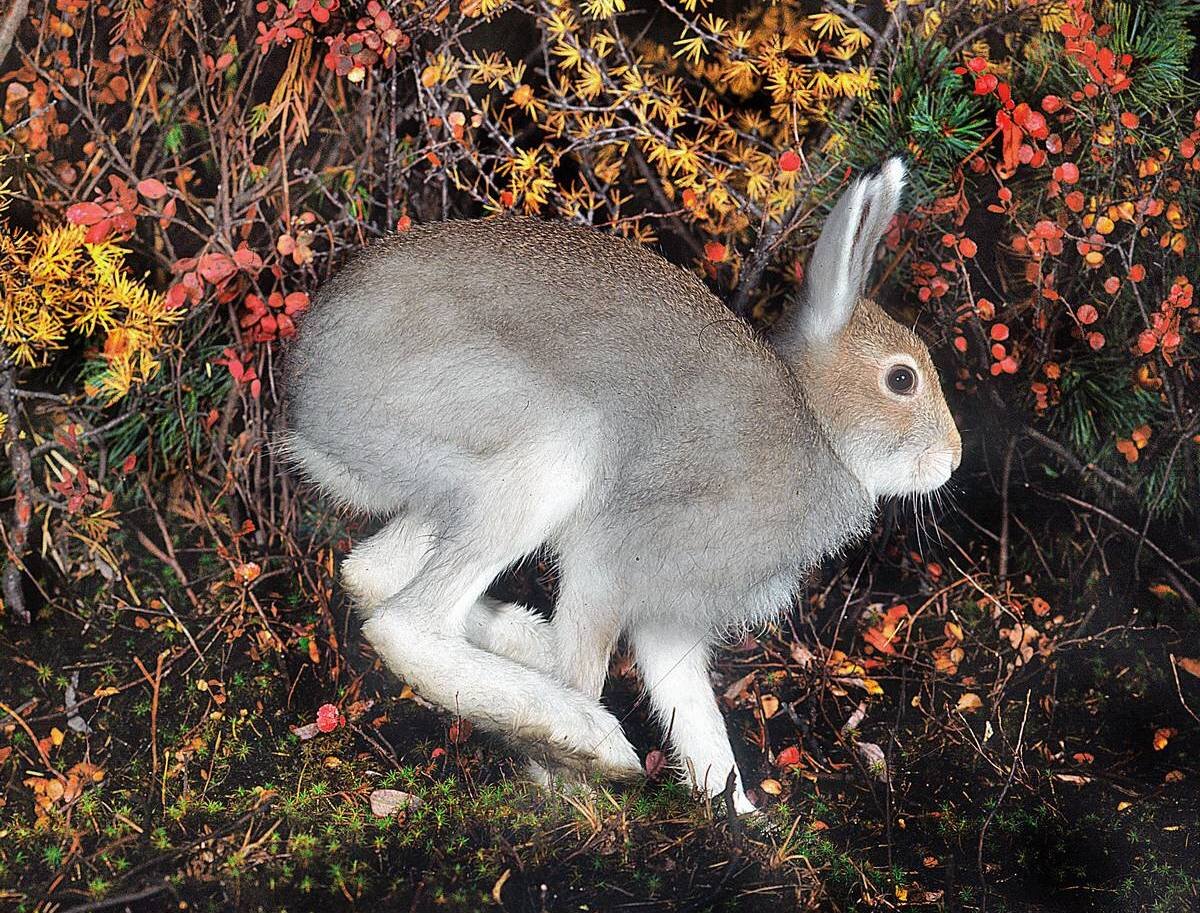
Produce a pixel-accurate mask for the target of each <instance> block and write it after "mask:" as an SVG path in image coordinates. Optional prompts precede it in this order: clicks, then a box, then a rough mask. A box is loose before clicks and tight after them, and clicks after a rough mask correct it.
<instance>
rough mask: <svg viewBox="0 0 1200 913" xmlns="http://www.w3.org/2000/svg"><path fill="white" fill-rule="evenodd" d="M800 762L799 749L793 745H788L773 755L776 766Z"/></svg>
mask: <svg viewBox="0 0 1200 913" xmlns="http://www.w3.org/2000/svg"><path fill="white" fill-rule="evenodd" d="M799 763H800V749H799V748H797V747H796V746H795V745H789V746H788V747H787V748H785V749H784V750H783V751H781V752H779V754H777V755H775V766H776V767H795V766H796V765H797V764H799Z"/></svg>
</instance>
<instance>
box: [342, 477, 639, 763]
mask: <svg viewBox="0 0 1200 913" xmlns="http://www.w3.org/2000/svg"><path fill="white" fill-rule="evenodd" d="M508 484H509V485H513V484H514V482H513V479H512V478H511V477H510V478H509V479H508ZM505 494H506V495H507V498H501V497H483V496H482V493H480V497H479V499H478V502H477V503H487V504H491V505H495V504H502V503H505V501H506V500H507V502H508V503H512V502H513V501H518V503H520V504H522V505H529V506H528V507H527V508H526V509H524V510H522V511H520V513H519V514H516V515H513V516H504V515H497V516H493V517H491V518H489V517H486V516H484V515H483V513H482V511H481V510H480V509H479V508H476V507H472V508H464V509H460V510H458V511H456V518H457V519H456V521H455V522H454V523H453V525H452V526H447V528H446V529H444V530H438V531H437V534H436V535H434V536H428V537H426V539H425V542H426V543H427V548H426V551H425V553H424V560H423V561H422V562H421V564H420V567H419V568H418V569H417V570H416V572H415V574H414V576H413V577H412V579H411V580H409V581H408V582H407V583H406V584H405V585H404V586H403V587H402V588H401V589H400V590H399V591H397V592H395V593H393V594H390V595H389V596H387V598H385V599H384V600H383V601H382V602H381V603H380V604H379V605H378V607H377V608H376V609H375V611H374V612H373V613H372V615H371V617H370V618H368V619H367V621H366V622H364V624H363V634H364V635H365V636H366V638H367V640H369V641H370V642H371V644H372V645H373V646H374V647H375V649H376V650H377V651H378V653H379V654H380V656H381V657H383V659H384V660H385V662H386V663H387V664H388V666H390V667H391V668H392V670H393V671H394V672H396V674H397V675H399V676H400V677H402V678H403V679H405V680H406V681H407V682H409V683H410V684H412V685H413V686H414V687H415V688H416V689H417V690H418V691H419V692H421V693H422V694H423V695H424V697H426V698H427V699H428V700H431V701H433V702H434V703H436V704H439V705H440V706H442V707H444V708H446V709H447V710H450V711H452V712H457V713H459V714H461V715H462V716H463V717H465V718H467V719H469V720H472V721H473V722H475V723H477V724H479V725H480V726H482V727H484V728H486V729H491V730H493V731H496V732H499V733H501V734H507V735H510V736H513V737H515V738H517V739H519V740H520V741H522V742H525V743H531V744H532V745H533V746H535V747H536V749H538V750H541V751H545V752H547V753H549V754H550V756H552V757H553V758H554V759H555V760H557V761H559V762H561V763H564V764H567V765H569V766H572V767H575V768H583V769H596V770H598V771H600V772H603V773H605V774H608V775H610V776H613V775H616V776H631V775H634V774H636V773H640V772H641V765H640V763H639V761H638V757H637V753H636V752H635V751H634V750H633V746H631V745H630V744H629V742H628V740H627V739H626V738H625V735H624V733H623V732H622V731H621V726H620V723H619V722H618V721H617V720H616V718H615V717H613V715H612V714H611V713H609V712H608V711H607V710H605V709H604V708H603V707H602V706H601V705H600V704H599V702H598V701H596V700H594V699H591V698H588V697H585V696H584V695H583V694H580V693H579V692H577V691H575V690H573V689H571V688H568V687H567V686H566V685H564V684H563V683H562V682H560V681H558V680H556V679H554V678H553V677H551V676H550V675H547V674H545V673H544V672H539V671H537V670H536V669H533V668H530V667H529V666H526V665H522V664H521V663H519V662H516V661H514V660H513V659H510V658H509V657H507V656H501V655H498V654H496V653H492V652H489V651H487V650H484V649H481V648H480V647H479V646H477V645H475V644H473V643H471V642H470V641H469V640H468V637H467V630H468V622H469V619H470V618H471V615H472V613H473V612H475V611H477V609H476V606H477V603H478V601H479V600H480V597H481V596H482V595H483V592H484V590H485V589H486V587H487V586H488V584H489V583H491V581H492V580H493V579H494V578H495V576H496V575H497V574H498V573H499V572H500V571H502V570H503V569H504V568H505V567H507V566H508V565H509V564H510V563H512V562H513V561H515V560H517V559H518V558H520V557H522V556H523V555H524V554H525V553H527V552H529V551H532V550H533V549H534V548H535V547H536V546H537V545H538V544H540V542H541V541H542V540H543V539H544V538H545V537H546V536H547V535H548V533H549V532H550V530H551V528H552V525H553V524H555V523H558V522H561V517H560V516H557V515H555V513H557V512H554V513H552V512H550V511H548V510H546V509H545V508H544V505H546V504H547V503H548V502H547V501H546V499H545V498H542V497H539V495H540V494H541V493H540V492H539V491H537V490H530V491H527V492H520V491H512V490H510V491H508V492H506V493H505ZM518 499H519V500H518ZM397 541H402V543H403V544H404V545H405V547H407V546H408V545H411V541H410V540H409V539H401V540H397ZM400 563H402V562H397V566H398V565H399V564H400ZM528 620H529V619H524V621H520V622H519V623H520V624H524V623H525V622H526V621H528ZM536 630H540V628H537V629H536Z"/></svg>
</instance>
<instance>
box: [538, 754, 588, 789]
mask: <svg viewBox="0 0 1200 913" xmlns="http://www.w3.org/2000/svg"><path fill="white" fill-rule="evenodd" d="M525 776H526V777H527V778H528V779H529V781H530V782H532V783H534V784H535V785H537V786H538V787H540V788H541V789H544V790H547V791H548V792H555V793H565V794H567V795H572V796H583V797H587V798H591V797H592V796H594V795H595V794H596V788H595V786H594V785H593V784H592V781H591V780H589V779H587V777H585V776H584V775H583V774H582V773H581V772H580V771H579V770H576V769H574V768H570V767H563V766H561V765H559V764H555V763H554V762H553V761H550V760H549V759H547V758H543V759H542V760H540V761H539V760H534V759H532V758H531V759H529V760H528V761H526V763H525Z"/></svg>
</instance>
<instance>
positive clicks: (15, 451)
mask: <svg viewBox="0 0 1200 913" xmlns="http://www.w3.org/2000/svg"><path fill="white" fill-rule="evenodd" d="M0 37H3V36H2V35H0ZM0 361H2V362H3V364H4V368H3V374H2V375H0V412H3V413H4V415H5V416H7V419H8V422H7V424H6V425H5V426H4V447H5V450H6V451H7V452H8V462H9V465H10V466H11V467H12V475H13V512H12V519H11V520H10V522H9V534H8V536H6V537H5V538H6V539H7V541H8V555H7V560H6V561H5V563H4V572H3V576H2V578H0V588H2V589H3V592H4V604H5V605H6V606H7V607H8V611H9V612H10V613H11V615H12V617H13V618H14V619H16V620H17V621H18V622H20V623H22V624H29V622H30V616H29V607H28V606H27V605H26V604H25V591H24V580H25V575H24V568H25V558H26V556H27V555H28V554H29V524H30V522H31V521H32V520H33V495H32V491H33V469H32V461H31V460H30V458H29V448H28V447H27V446H26V445H25V442H24V441H23V440H22V439H21V412H20V409H19V407H18V405H17V367H16V365H15V364H13V362H12V359H11V357H10V354H9V351H8V348H7V347H6V346H4V347H0Z"/></svg>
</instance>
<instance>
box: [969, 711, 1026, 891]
mask: <svg viewBox="0 0 1200 913" xmlns="http://www.w3.org/2000/svg"><path fill="white" fill-rule="evenodd" d="M1032 694H1033V692H1032V691H1026V692H1025V712H1024V713H1023V714H1022V715H1021V728H1020V730H1019V731H1018V732H1017V744H1016V747H1015V748H1014V749H1013V761H1012V766H1011V767H1009V769H1008V777H1007V779H1005V781H1004V788H1003V789H1002V790H1000V797H999V798H998V799H997V800H996V804H995V805H993V806H992V810H991V811H990V812H988V816H987V818H986V819H984V822H983V827H981V828H980V829H979V846H978V848H977V850H976V855H975V862H976V864H977V865H978V866H979V886H980V887H981V888H982V889H983V890H982V892H981V893H980V895H979V913H987V898H988V888H987V875H986V874H985V873H984V871H983V843H984V840H985V839H987V832H988V828H989V827H991V824H992V819H993V818H995V817H996V812H998V811H1000V806H1001V805H1003V804H1004V798H1005V796H1007V795H1008V790H1009V788H1010V787H1011V786H1012V781H1013V776H1014V775H1015V774H1016V772H1017V765H1018V764H1020V763H1021V745H1022V743H1023V742H1024V740H1025V723H1026V721H1027V720H1028V719H1029V698H1030V696H1031V695H1032Z"/></svg>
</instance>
